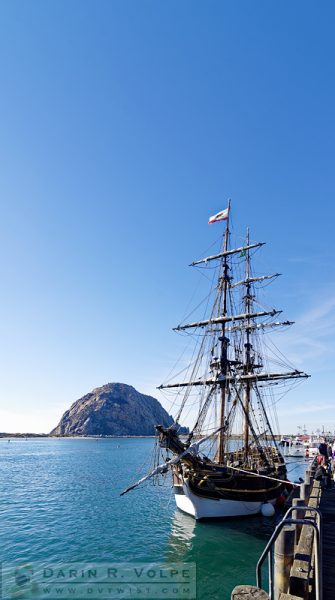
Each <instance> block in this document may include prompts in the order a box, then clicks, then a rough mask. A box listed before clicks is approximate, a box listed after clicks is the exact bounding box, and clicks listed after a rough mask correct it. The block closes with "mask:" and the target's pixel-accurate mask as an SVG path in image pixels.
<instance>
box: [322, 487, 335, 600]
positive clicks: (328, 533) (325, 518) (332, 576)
mask: <svg viewBox="0 0 335 600" xmlns="http://www.w3.org/2000/svg"><path fill="white" fill-rule="evenodd" d="M320 510H321V512H322V522H323V525H322V556H323V569H322V572H323V578H322V581H323V600H332V599H333V598H334V597H335V486H334V483H332V487H331V488H330V489H327V488H326V489H325V490H324V491H323V492H322V496H321V501H320Z"/></svg>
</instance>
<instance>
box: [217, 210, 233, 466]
mask: <svg viewBox="0 0 335 600" xmlns="http://www.w3.org/2000/svg"><path fill="white" fill-rule="evenodd" d="M229 217H230V200H229V202H228V218H227V221H226V231H225V236H224V242H223V274H222V277H221V281H220V286H221V289H222V292H223V302H222V311H221V312H222V315H221V316H222V317H223V318H224V317H226V316H227V291H228V284H229V281H230V277H229V274H228V270H229V266H228V261H227V252H228V240H229ZM219 341H220V342H221V356H220V368H221V373H222V375H223V381H222V383H220V390H221V391H220V396H221V398H220V399H221V405H220V431H219V448H218V462H219V463H221V462H222V461H223V458H224V443H225V435H224V425H225V405H226V386H227V380H226V375H227V370H228V358H227V355H228V344H229V339H228V338H227V337H226V322H225V321H222V328H221V336H220V338H219Z"/></svg>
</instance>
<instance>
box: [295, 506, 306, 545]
mask: <svg viewBox="0 0 335 600" xmlns="http://www.w3.org/2000/svg"><path fill="white" fill-rule="evenodd" d="M304 505H305V500H302V499H301V498H293V500H292V506H296V507H298V506H304ZM304 517H305V511H303V510H294V511H292V518H293V519H304ZM301 529H302V525H295V540H294V543H295V545H296V546H297V545H298V543H299V538H300V533H301Z"/></svg>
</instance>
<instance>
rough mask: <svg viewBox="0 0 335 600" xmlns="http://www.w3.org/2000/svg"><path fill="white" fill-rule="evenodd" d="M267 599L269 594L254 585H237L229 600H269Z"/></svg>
mask: <svg viewBox="0 0 335 600" xmlns="http://www.w3.org/2000/svg"><path fill="white" fill-rule="evenodd" d="M269 598H270V597H269V594H267V593H266V592H265V591H264V590H261V589H260V588H258V587H255V586H254V585H237V586H236V587H235V588H234V589H233V591H232V593H231V600H269Z"/></svg>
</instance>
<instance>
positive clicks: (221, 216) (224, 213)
mask: <svg viewBox="0 0 335 600" xmlns="http://www.w3.org/2000/svg"><path fill="white" fill-rule="evenodd" d="M228 216H229V208H225V209H224V210H221V211H220V212H218V213H217V214H216V215H214V216H213V217H209V221H208V224H209V225H211V223H216V221H227V219H228Z"/></svg>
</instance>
